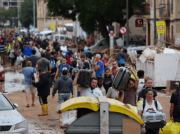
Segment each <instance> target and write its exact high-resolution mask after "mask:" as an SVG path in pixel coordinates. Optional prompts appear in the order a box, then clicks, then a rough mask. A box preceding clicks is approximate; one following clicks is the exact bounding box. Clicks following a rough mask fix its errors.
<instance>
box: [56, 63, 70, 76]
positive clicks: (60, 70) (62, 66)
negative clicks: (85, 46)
mask: <svg viewBox="0 0 180 134" xmlns="http://www.w3.org/2000/svg"><path fill="white" fill-rule="evenodd" d="M64 67H66V68H67V69H68V70H70V66H69V65H68V64H65V65H63V64H59V65H58V67H57V68H58V69H59V76H61V74H62V69H63V68H64Z"/></svg>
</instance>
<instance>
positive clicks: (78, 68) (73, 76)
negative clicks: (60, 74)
mask: <svg viewBox="0 0 180 134" xmlns="http://www.w3.org/2000/svg"><path fill="white" fill-rule="evenodd" d="M73 68H74V69H76V70H80V69H81V68H80V67H71V68H70V70H69V73H70V74H71V75H72V80H74V78H75V77H76V76H75V74H72V70H73ZM73 72H74V71H73Z"/></svg>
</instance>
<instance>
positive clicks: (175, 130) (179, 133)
mask: <svg viewBox="0 0 180 134" xmlns="http://www.w3.org/2000/svg"><path fill="white" fill-rule="evenodd" d="M159 133H160V134H180V123H177V122H176V123H173V121H172V120H171V121H170V122H168V123H167V124H166V126H164V127H163V128H162V130H161V129H160V130H159Z"/></svg>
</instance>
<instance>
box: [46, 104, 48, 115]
mask: <svg viewBox="0 0 180 134" xmlns="http://www.w3.org/2000/svg"><path fill="white" fill-rule="evenodd" d="M46 114H47V115H48V104H46Z"/></svg>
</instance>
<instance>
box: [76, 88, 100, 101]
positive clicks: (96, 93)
mask: <svg viewBox="0 0 180 134" xmlns="http://www.w3.org/2000/svg"><path fill="white" fill-rule="evenodd" d="M79 91H80V92H81V96H87V97H94V98H97V97H98V96H103V95H102V92H101V90H100V89H98V88H95V89H93V90H91V88H90V87H88V88H86V87H81V86H80V87H79Z"/></svg>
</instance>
